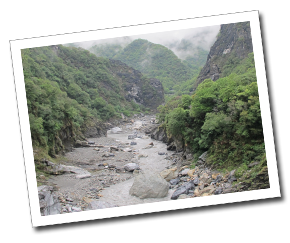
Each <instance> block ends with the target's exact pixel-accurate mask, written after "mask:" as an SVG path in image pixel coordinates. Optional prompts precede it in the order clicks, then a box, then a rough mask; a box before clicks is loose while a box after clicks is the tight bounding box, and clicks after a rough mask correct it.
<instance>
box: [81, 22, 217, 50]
mask: <svg viewBox="0 0 290 243" xmlns="http://www.w3.org/2000/svg"><path fill="white" fill-rule="evenodd" d="M219 29H220V26H219V25H214V26H208V27H201V28H194V29H185V30H176V31H167V32H160V33H153V34H144V35H134V36H129V37H119V38H112V39H106V40H95V41H86V42H79V43H75V44H76V45H77V46H80V47H83V48H85V49H88V48H90V47H91V46H93V45H101V44H121V45H122V44H123V45H127V44H129V43H130V42H131V41H133V40H135V39H139V38H140V39H146V40H148V41H150V42H153V43H155V44H161V45H164V46H167V47H169V46H170V49H172V50H173V51H174V52H176V54H177V55H178V53H177V52H178V51H177V50H174V45H177V44H179V43H180V42H181V40H182V39H186V40H188V41H190V42H191V43H192V44H193V45H194V46H199V47H202V48H203V49H205V50H209V49H210V47H211V46H212V45H213V43H214V41H215V39H216V36H217V34H218V32H219Z"/></svg>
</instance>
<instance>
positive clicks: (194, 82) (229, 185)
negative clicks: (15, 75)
mask: <svg viewBox="0 0 290 243" xmlns="http://www.w3.org/2000/svg"><path fill="white" fill-rule="evenodd" d="M204 33H205V32H204ZM202 38H205V36H203V37H202ZM208 38H209V37H208ZM215 38H216V40H215V42H214V43H213V45H212V46H211V48H210V50H209V51H206V50H205V49H203V46H202V45H200V46H196V45H195V44H193V43H194V42H190V39H182V41H180V42H178V43H179V44H176V43H175V44H174V43H173V42H172V43H173V44H172V43H171V44H170V43H169V44H168V45H167V46H163V45H161V44H155V43H152V42H150V41H148V40H146V39H140V38H139V39H135V40H130V41H128V39H126V38H125V39H126V41H127V42H126V45H121V44H116V43H113V44H106V45H95V46H93V47H91V48H89V51H88V50H85V49H83V48H81V47H78V46H77V45H74V44H70V45H57V46H49V47H39V48H31V49H24V50H22V60H23V71H24V78H25V87H26V95H27V106H28V112H29V120H30V129H31V137H32V146H33V151H34V163H35V169H36V177H37V178H36V180H37V183H38V193H39V200H40V209H41V210H40V211H41V215H52V214H64V213H73V212H81V211H87V210H95V209H103V208H110V207H122V206H129V205H133V204H139V203H150V202H158V201H164V200H179V199H190V198H195V197H204V196H218V195H220V194H226V193H233V192H241V191H248V190H260V189H266V188H269V187H270V185H269V177H268V167H267V160H266V151H265V144H264V136H263V127H262V118H261V111H260V101H259V93H258V85H257V78H256V69H255V62H254V53H253V47H252V40H251V30H250V25H249V23H248V22H243V23H233V24H227V25H222V26H221V27H220V30H219V33H218V34H217V35H216V37H215ZM209 43H210V41H209ZM171 45H172V46H171ZM170 46H171V48H172V50H171V49H170ZM173 50H174V51H175V52H174V51H173ZM177 54H178V55H179V56H177ZM180 56H182V58H183V59H181V58H179V57H180ZM205 57H206V58H205Z"/></svg>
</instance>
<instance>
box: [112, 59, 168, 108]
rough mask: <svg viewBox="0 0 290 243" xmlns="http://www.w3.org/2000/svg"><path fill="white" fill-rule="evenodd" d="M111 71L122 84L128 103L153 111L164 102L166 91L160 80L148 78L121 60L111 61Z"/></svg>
mask: <svg viewBox="0 0 290 243" xmlns="http://www.w3.org/2000/svg"><path fill="white" fill-rule="evenodd" d="M110 70H111V72H113V75H114V76H115V77H117V78H118V79H119V81H121V82H122V87H123V89H124V97H125V98H126V100H127V101H134V102H136V103H137V104H139V105H143V106H145V107H148V108H150V109H153V110H155V109H156V108H157V107H158V106H159V105H161V104H162V103H163V102H164V89H163V86H162V84H161V82H160V81H159V80H158V79H155V78H148V77H146V76H144V75H143V74H142V73H141V72H140V71H138V70H135V69H134V68H131V67H129V66H128V65H126V64H125V63H123V62H121V61H119V60H112V59H111V60H110Z"/></svg>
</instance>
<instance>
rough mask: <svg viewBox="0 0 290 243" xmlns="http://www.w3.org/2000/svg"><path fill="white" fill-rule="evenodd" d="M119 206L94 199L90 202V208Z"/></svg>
mask: <svg viewBox="0 0 290 243" xmlns="http://www.w3.org/2000/svg"><path fill="white" fill-rule="evenodd" d="M113 207H118V206H117V205H114V204H111V203H109V202H105V201H99V200H94V201H91V202H90V203H89V206H88V210H96V209H104V208H113Z"/></svg>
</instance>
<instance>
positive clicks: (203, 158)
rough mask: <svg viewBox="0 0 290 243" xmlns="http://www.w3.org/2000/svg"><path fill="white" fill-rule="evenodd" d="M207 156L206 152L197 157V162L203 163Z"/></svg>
mask: <svg viewBox="0 0 290 243" xmlns="http://www.w3.org/2000/svg"><path fill="white" fill-rule="evenodd" d="M206 156H207V151H206V152H204V153H203V154H202V155H201V156H199V157H198V160H200V161H202V162H205V160H206Z"/></svg>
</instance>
